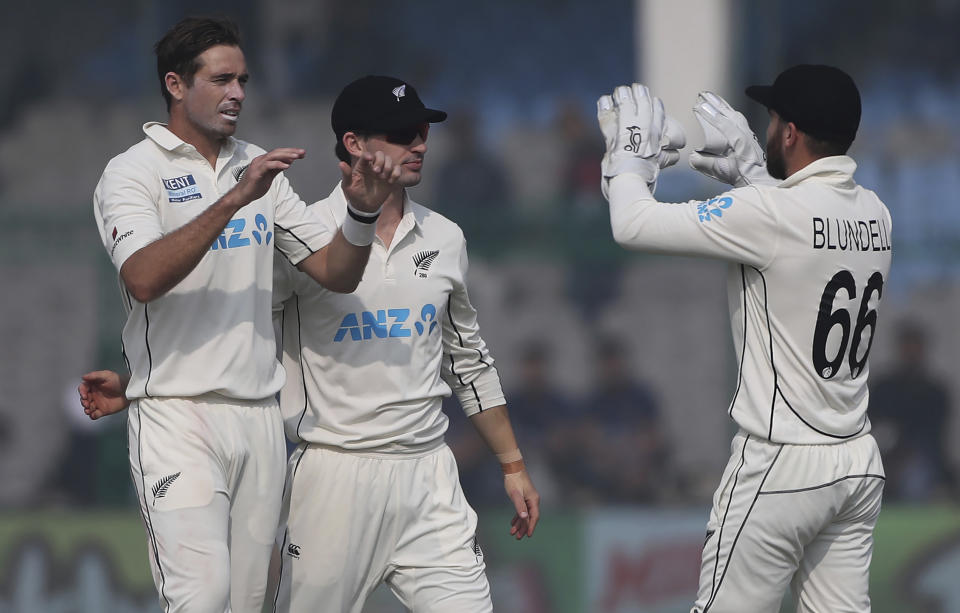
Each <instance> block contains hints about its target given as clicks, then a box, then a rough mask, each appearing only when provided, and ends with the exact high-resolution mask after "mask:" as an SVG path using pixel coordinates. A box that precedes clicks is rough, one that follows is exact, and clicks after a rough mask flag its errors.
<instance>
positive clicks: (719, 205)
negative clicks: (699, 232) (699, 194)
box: [697, 196, 733, 223]
mask: <svg viewBox="0 0 960 613" xmlns="http://www.w3.org/2000/svg"><path fill="white" fill-rule="evenodd" d="M731 206H733V198H731V197H730V196H724V197H723V198H713V199H711V200H707V201H706V202H701V203H700V204H698V205H697V218H698V219H699V220H700V223H706V222H708V221H710V220H711V219H715V218H720V217H723V212H724V211H725V210H726V209H729V208H730V207H731Z"/></svg>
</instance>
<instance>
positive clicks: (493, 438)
mask: <svg viewBox="0 0 960 613" xmlns="http://www.w3.org/2000/svg"><path fill="white" fill-rule="evenodd" d="M470 423H472V424H473V427H474V428H476V430H477V432H478V433H479V434H480V437H481V438H483V440H484V441H485V442H486V443H487V446H488V447H489V448H490V450H491V451H493V452H494V453H495V454H496V455H497V458H498V459H499V460H500V466H501V468H502V470H503V486H504V489H505V490H506V492H507V496H508V497H509V498H510V501H511V502H512V503H513V506H514V508H515V509H516V511H517V514H516V515H515V516H514V517H513V520H511V522H510V534H511V535H512V536H514V537H515V538H516V539H517V540H519V539H521V538H523V537H524V536H527V537H529V536H533V531H534V529H535V528H536V526H537V522H538V521H539V520H540V494H539V493H538V492H537V488H536V487H534V485H533V481H531V480H530V475H529V474H528V473H527V469H526V465H525V464H524V462H523V458H522V456H521V455H520V450H519V448H518V447H517V439H516V437H515V436H514V434H513V426H512V425H511V424H510V415H509V413H508V412H507V407H506V405H500V406H496V407H492V408H490V409H487V410H485V411H481V412H479V413H475V414H473V415H471V416H470Z"/></svg>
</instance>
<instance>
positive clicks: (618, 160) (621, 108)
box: [597, 83, 686, 196]
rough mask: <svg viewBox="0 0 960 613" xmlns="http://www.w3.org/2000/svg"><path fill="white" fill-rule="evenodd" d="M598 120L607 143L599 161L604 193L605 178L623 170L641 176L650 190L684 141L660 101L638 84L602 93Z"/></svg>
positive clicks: (676, 156)
mask: <svg viewBox="0 0 960 613" xmlns="http://www.w3.org/2000/svg"><path fill="white" fill-rule="evenodd" d="M597 122H598V123H599V124H600V131H601V132H602V133H603V137H604V141H605V143H606V153H605V154H604V156H603V160H602V161H601V164H600V166H601V172H602V174H603V177H604V179H603V185H602V187H603V191H604V195H605V196H606V194H607V191H606V190H607V182H608V180H609V179H610V178H611V177H613V176H616V175H617V174H620V173H622V172H633V173H636V174H639V175H641V176H642V177H643V178H644V179H645V180H646V181H647V185H649V186H650V189H651V191H653V190H654V189H655V188H656V182H657V176H658V174H659V172H660V170H661V169H663V168H667V167H668V166H672V165H673V164H676V163H677V160H678V159H679V158H680V153H679V150H680V149H682V148H683V146H684V145H685V144H686V137H685V136H684V134H683V128H682V127H681V126H680V124H679V123H678V122H677V121H676V120H674V119H672V118H670V117H667V116H666V114H665V112H664V108H663V102H662V101H661V100H660V99H659V98H657V97H655V96H652V95H651V94H650V91H649V90H648V89H647V87H646V86H644V85H640V84H639V83H634V84H633V85H631V86H626V85H621V86H620V87H617V88H616V89H615V90H614V92H613V95H612V96H601V97H600V99H599V100H597Z"/></svg>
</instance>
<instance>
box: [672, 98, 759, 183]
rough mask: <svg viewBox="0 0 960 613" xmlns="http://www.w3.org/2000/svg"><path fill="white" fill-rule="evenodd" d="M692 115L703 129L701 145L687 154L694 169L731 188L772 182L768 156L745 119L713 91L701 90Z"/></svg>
mask: <svg viewBox="0 0 960 613" xmlns="http://www.w3.org/2000/svg"><path fill="white" fill-rule="evenodd" d="M693 115H694V117H696V118H697V121H699V122H700V126H701V127H702V128H703V135H704V138H705V143H704V145H703V148H701V149H698V150H697V151H695V152H693V153H691V154H690V166H691V167H693V169H694V170H697V171H699V172H702V173H703V174H705V175H707V176H708V177H711V178H713V179H717V180H718V181H722V182H724V183H726V184H728V185H733V186H734V187H743V186H744V185H754V184H767V185H771V184H775V183H777V180H776V179H774V178H773V177H771V176H770V175H769V173H767V156H766V154H765V153H764V151H763V147H761V146H760V143H759V142H758V141H757V137H756V135H754V133H753V131H752V130H751V129H750V125H749V124H748V123H747V118H746V117H744V116H743V114H742V113H739V112H737V111H736V110H735V109H734V108H733V107H732V106H730V105H729V104H727V101H726V100H724V99H723V98H721V97H720V96H718V95H716V94H714V93H712V92H700V94H699V95H698V96H697V104H696V105H695V106H694V107H693Z"/></svg>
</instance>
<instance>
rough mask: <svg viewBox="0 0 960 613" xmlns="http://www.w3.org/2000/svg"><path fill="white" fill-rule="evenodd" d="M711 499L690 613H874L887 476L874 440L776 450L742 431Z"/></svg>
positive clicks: (783, 447) (870, 438) (779, 447)
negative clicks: (872, 584)
mask: <svg viewBox="0 0 960 613" xmlns="http://www.w3.org/2000/svg"><path fill="white" fill-rule="evenodd" d="M731 452H732V453H731V456H730V461H729V463H728V464H727V467H726V470H724V473H723V478H722V480H721V482H720V487H719V488H718V489H717V491H716V493H715V494H714V497H713V509H712V511H711V513H710V520H709V522H708V523H707V540H706V543H705V544H704V549H703V558H702V563H701V567H700V589H699V590H698V593H697V601H696V605H695V606H694V608H693V609H692V612H691V613H776V612H777V611H779V610H780V603H781V600H782V599H783V595H784V593H785V591H786V588H787V585H788V584H789V585H790V587H791V590H792V593H793V597H794V601H795V605H796V610H797V612H798V613H808V612H809V613H828V612H829V613H861V612H866V611H870V595H869V592H868V583H869V574H870V557H871V555H872V553H873V528H874V526H875V525H876V523H877V516H878V515H879V513H880V498H881V495H882V493H883V483H884V472H883V465H882V463H881V461H880V451H879V449H878V448H877V443H876V441H875V440H874V439H873V437H872V436H871V435H869V434H867V435H864V436H860V437H858V438H855V439H852V440H848V441H845V442H841V443H837V444H835V445H779V444H774V443H769V442H767V441H764V440H762V439H758V438H756V437H754V436H750V435H747V434H745V433H744V432H740V433H738V434H737V435H736V436H735V437H734V439H733V443H732V444H731Z"/></svg>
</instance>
